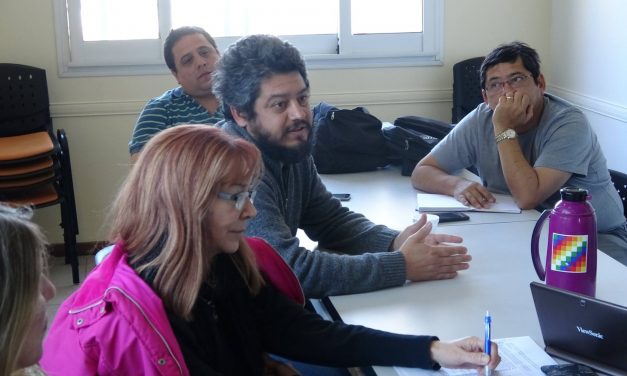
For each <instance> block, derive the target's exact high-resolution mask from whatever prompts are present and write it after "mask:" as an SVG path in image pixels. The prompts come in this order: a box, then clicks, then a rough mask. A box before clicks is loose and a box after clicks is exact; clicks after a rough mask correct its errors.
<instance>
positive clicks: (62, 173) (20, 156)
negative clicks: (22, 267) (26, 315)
mask: <svg viewBox="0 0 627 376" xmlns="http://www.w3.org/2000/svg"><path fill="white" fill-rule="evenodd" d="M0 201H2V202H5V203H8V204H10V205H15V206H18V205H29V206H32V207H33V208H42V207H46V206H51V205H56V204H59V205H60V207H61V227H62V228H63V239H64V243H65V258H66V262H67V263H69V264H71V266H72V280H73V282H74V283H78V282H79V276H78V257H77V249H76V235H78V221H77V216H76V204H75V200H74V188H73V183H72V169H71V165H70V155H69V148H68V142H67V137H66V135H65V131H64V130H62V129H59V130H57V133H56V135H55V133H54V132H53V128H52V119H51V118H50V110H49V100H48V86H47V82H46V71H45V70H43V69H40V68H35V67H29V66H26V65H19V64H0Z"/></svg>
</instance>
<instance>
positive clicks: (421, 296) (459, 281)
mask: <svg viewBox="0 0 627 376" xmlns="http://www.w3.org/2000/svg"><path fill="white" fill-rule="evenodd" d="M322 179H323V181H324V182H325V184H326V185H327V188H328V189H329V190H330V191H332V192H334V193H344V192H347V193H351V195H352V200H351V201H348V202H346V203H345V205H346V206H348V207H350V208H351V209H352V210H354V211H357V212H360V213H363V214H365V215H366V216H367V217H368V218H370V219H371V220H373V221H374V222H376V223H382V224H385V225H388V226H390V227H393V228H397V229H402V228H404V227H405V226H407V225H408V224H410V223H411V219H412V215H413V211H414V208H415V194H416V192H417V191H416V190H415V189H413V188H412V187H411V183H410V180H409V178H408V177H403V176H401V175H400V173H399V171H398V170H397V169H394V168H392V169H386V170H381V171H377V172H370V173H359V174H345V175H323V176H322ZM469 215H470V217H471V219H470V220H469V221H465V222H455V223H450V224H443V225H441V226H440V227H439V229H438V231H440V232H446V233H449V234H455V235H459V236H462V237H463V238H464V243H463V244H464V245H465V246H466V247H467V248H468V250H469V252H470V254H471V255H472V256H473V260H472V262H471V266H470V269H469V270H466V271H463V272H461V273H460V275H459V276H458V277H457V278H455V279H451V280H444V281H429V282H417V283H408V284H406V285H405V286H402V287H397V288H391V289H386V290H380V291H375V292H370V293H364V294H355V295H345V296H336V297H330V298H329V300H330V302H331V303H332V305H333V306H334V308H335V309H336V310H337V312H338V314H339V315H340V317H341V318H342V320H343V321H344V322H346V323H349V324H359V325H365V326H368V327H372V328H376V329H381V330H386V331H391V332H397V333H405V334H432V335H437V336H439V337H440V338H441V339H443V340H450V339H455V338H459V337H463V336H467V335H476V336H479V337H481V336H482V335H483V317H484V314H485V311H486V310H489V311H490V313H491V314H492V318H493V329H492V330H493V338H505V337H517V336H530V337H531V338H533V339H534V340H535V341H536V343H538V344H539V345H541V346H542V345H543V341H542V335H541V332H540V327H539V324H538V320H537V316H536V313H535V308H534V305H533V300H532V297H531V292H530V289H529V283H530V282H531V281H538V280H539V279H538V277H537V275H536V273H535V270H534V268H533V265H532V261H531V256H530V241H531V233H532V230H533V227H534V225H535V222H536V219H537V218H538V216H539V213H538V212H536V211H535V210H529V211H523V213H521V214H498V213H469ZM540 242H541V243H540V244H541V249H543V248H545V247H546V229H545V232H544V234H543V235H542V236H541V239H540ZM542 257H544V256H542ZM543 260H544V259H543ZM596 296H597V298H599V299H603V300H608V301H611V302H615V303H618V304H622V305H627V268H625V266H623V265H622V264H620V263H618V262H616V261H614V260H613V259H611V258H610V257H608V256H606V255H605V254H604V253H602V252H598V270H597V294H596ZM374 369H375V372H376V373H377V374H379V375H395V374H396V373H395V372H394V370H393V368H388V367H375V368H374Z"/></svg>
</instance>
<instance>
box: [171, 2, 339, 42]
mask: <svg viewBox="0 0 627 376" xmlns="http://www.w3.org/2000/svg"><path fill="white" fill-rule="evenodd" d="M171 9H172V27H173V28H176V27H180V26H184V25H198V26H201V27H202V28H204V29H205V30H207V31H208V32H209V33H210V34H211V35H212V36H213V37H227V36H242V35H248V34H257V33H265V34H275V35H311V34H337V26H338V14H339V6H338V0H316V1H312V2H304V1H294V0H264V1H258V0H237V1H234V0H224V1H206V0H172V2H171Z"/></svg>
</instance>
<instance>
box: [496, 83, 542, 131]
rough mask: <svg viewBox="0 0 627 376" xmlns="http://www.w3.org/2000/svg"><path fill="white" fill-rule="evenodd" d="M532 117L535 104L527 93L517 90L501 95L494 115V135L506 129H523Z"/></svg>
mask: <svg viewBox="0 0 627 376" xmlns="http://www.w3.org/2000/svg"><path fill="white" fill-rule="evenodd" d="M532 117H533V106H532V105H531V101H530V99H529V96H528V95H527V94H523V93H520V92H516V91H512V92H506V93H505V94H503V95H502V96H501V97H499V102H498V104H497V105H496V107H495V108H494V114H493V115H492V124H493V126H494V135H495V136H497V135H499V134H500V133H501V132H503V131H505V130H506V129H513V130H515V131H517V132H520V131H523V130H524V127H525V125H526V124H527V123H528V122H529V121H530V120H531V118H532Z"/></svg>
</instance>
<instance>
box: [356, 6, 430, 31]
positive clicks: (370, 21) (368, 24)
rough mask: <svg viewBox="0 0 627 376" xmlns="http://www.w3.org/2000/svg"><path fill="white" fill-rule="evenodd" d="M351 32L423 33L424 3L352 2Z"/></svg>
mask: <svg viewBox="0 0 627 376" xmlns="http://www.w3.org/2000/svg"><path fill="white" fill-rule="evenodd" d="M351 32H352V33H353V34H374V33H421V32H422V1H417V0H385V1H380V0H359V1H352V2H351Z"/></svg>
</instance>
